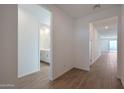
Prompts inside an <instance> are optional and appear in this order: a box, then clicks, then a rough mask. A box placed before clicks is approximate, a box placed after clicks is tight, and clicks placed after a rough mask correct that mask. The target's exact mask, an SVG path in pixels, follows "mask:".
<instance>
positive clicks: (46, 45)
mask: <svg viewBox="0 0 124 93" xmlns="http://www.w3.org/2000/svg"><path fill="white" fill-rule="evenodd" d="M42 49H50V27H49V26H45V25H41V26H40V50H42Z"/></svg>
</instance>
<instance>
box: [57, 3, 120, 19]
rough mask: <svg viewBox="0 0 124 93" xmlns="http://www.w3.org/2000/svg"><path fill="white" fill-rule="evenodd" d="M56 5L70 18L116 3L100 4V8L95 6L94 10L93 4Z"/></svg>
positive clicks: (103, 8) (85, 14) (109, 6)
mask: <svg viewBox="0 0 124 93" xmlns="http://www.w3.org/2000/svg"><path fill="white" fill-rule="evenodd" d="M56 6H57V7H58V8H60V9H61V10H63V11H64V12H65V13H66V14H68V15H70V16H71V17H72V18H80V17H83V16H87V15H90V14H92V13H96V12H100V11H103V10H105V9H109V8H113V7H117V6H118V5H114V4H113V5H112V4H101V8H96V9H95V10H93V6H94V4H56Z"/></svg>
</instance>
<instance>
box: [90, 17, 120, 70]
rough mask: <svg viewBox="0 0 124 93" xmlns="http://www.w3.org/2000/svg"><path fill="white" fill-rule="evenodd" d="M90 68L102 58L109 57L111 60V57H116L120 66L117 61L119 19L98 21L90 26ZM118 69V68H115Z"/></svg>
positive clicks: (112, 18)
mask: <svg viewBox="0 0 124 93" xmlns="http://www.w3.org/2000/svg"><path fill="white" fill-rule="evenodd" d="M89 25H90V39H89V40H90V41H89V45H90V46H89V48H90V49H89V51H90V66H92V65H93V63H95V62H96V61H98V60H99V59H100V58H101V56H108V58H110V60H111V58H112V57H111V56H113V55H114V57H115V60H113V61H114V62H115V63H114V65H118V63H117V59H116V58H118V55H117V50H118V49H117V48H118V47H117V43H118V40H117V36H118V34H117V33H118V17H117V16H115V17H111V18H106V19H101V20H96V21H93V22H91V23H90V24H89ZM115 67H116V69H117V66H115Z"/></svg>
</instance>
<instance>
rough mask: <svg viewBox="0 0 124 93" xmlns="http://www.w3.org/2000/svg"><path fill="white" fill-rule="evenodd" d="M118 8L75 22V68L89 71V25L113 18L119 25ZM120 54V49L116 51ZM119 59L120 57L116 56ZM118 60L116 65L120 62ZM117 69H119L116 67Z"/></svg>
mask: <svg viewBox="0 0 124 93" xmlns="http://www.w3.org/2000/svg"><path fill="white" fill-rule="evenodd" d="M120 8H121V7H120V6H117V7H115V8H112V9H108V10H104V11H101V12H99V13H95V14H92V15H89V16H86V17H83V18H80V19H78V20H77V23H76V24H77V25H76V31H75V52H74V53H75V56H76V64H75V67H77V68H80V69H84V70H89V69H90V60H89V59H90V58H89V57H90V54H89V53H90V52H89V32H90V31H89V23H91V22H94V21H96V20H101V19H105V18H110V17H113V16H118V17H119V25H120V10H121V9H120ZM118 34H120V29H118ZM118 40H119V42H118V46H119V45H120V37H118ZM118 51H119V52H120V49H119V50H118ZM118 57H119V58H120V55H119V54H118ZM119 58H118V63H119V62H120V60H119ZM118 69H119V67H118Z"/></svg>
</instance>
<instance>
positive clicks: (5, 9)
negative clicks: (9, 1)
mask: <svg viewBox="0 0 124 93" xmlns="http://www.w3.org/2000/svg"><path fill="white" fill-rule="evenodd" d="M17 14H18V12H17V5H0V88H15V86H14V85H15V84H16V80H17V60H18V59H17V45H18V44H17V30H18V28H17V27H18V26H17V24H18V23H17V22H18V21H17V17H18V15H17ZM2 84H3V87H2ZM4 85H5V86H4Z"/></svg>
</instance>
